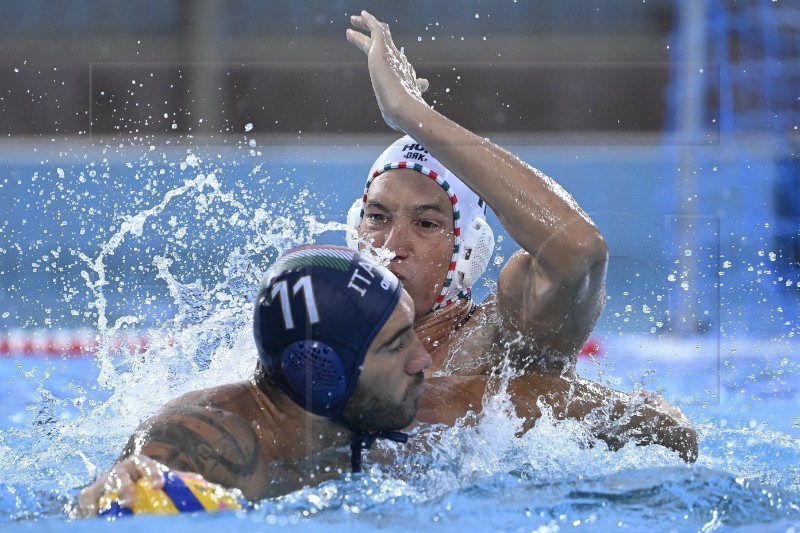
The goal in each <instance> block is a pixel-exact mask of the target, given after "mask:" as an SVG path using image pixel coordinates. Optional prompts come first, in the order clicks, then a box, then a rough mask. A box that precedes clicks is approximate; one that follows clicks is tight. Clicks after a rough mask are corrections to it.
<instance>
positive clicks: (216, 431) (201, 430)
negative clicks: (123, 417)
mask: <svg viewBox="0 0 800 533" xmlns="http://www.w3.org/2000/svg"><path fill="white" fill-rule="evenodd" d="M131 453H143V454H144V455H147V456H149V457H152V458H153V459H156V460H158V461H160V462H162V463H164V464H165V465H167V466H168V467H170V468H174V469H176V470H186V471H190V472H195V473H197V474H200V475H202V476H204V477H205V478H206V479H208V480H209V481H215V482H217V483H221V484H225V485H227V486H238V485H240V484H241V481H242V480H243V479H246V478H248V477H249V476H251V475H252V474H253V473H254V472H255V471H256V468H257V467H258V465H259V457H260V456H259V446H258V437H257V435H256V434H255V431H254V430H253V428H252V427H250V425H249V424H247V423H246V422H245V421H244V420H243V419H242V418H240V417H239V416H236V415H233V414H231V413H228V412H227V411H224V410H222V409H218V408H206V407H191V408H188V409H180V410H175V411H172V412H167V413H163V414H162V415H159V416H158V417H157V418H156V419H154V420H151V421H148V422H146V423H145V425H143V426H142V428H140V429H139V430H137V432H136V433H135V434H134V435H133V437H131V439H130V440H129V441H128V445H127V446H126V447H125V452H124V455H128V454H131Z"/></svg>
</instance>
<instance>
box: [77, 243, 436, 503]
mask: <svg viewBox="0 0 800 533" xmlns="http://www.w3.org/2000/svg"><path fill="white" fill-rule="evenodd" d="M413 324H414V303H413V301H412V300H411V297H410V296H409V295H408V293H407V292H406V291H405V290H403V287H402V285H401V283H400V281H399V280H398V279H397V277H396V276H394V275H393V274H392V273H391V272H390V271H389V270H387V269H386V268H384V267H381V266H380V265H379V264H377V263H376V262H375V261H374V260H373V259H372V258H371V257H370V256H369V254H362V253H359V252H356V251H354V250H351V249H348V248H345V247H343V246H325V245H319V246H316V245H311V246H301V247H299V248H295V249H292V250H289V251H288V252H286V253H285V254H283V255H282V256H281V257H279V258H278V259H277V260H276V261H275V263H274V264H273V265H272V267H271V268H270V269H269V270H268V271H267V274H266V275H265V276H264V280H263V282H262V283H261V285H260V287H259V291H258V295H257V298H256V305H255V311H254V317H253V333H254V338H255V344H256V348H257V350H258V360H259V362H258V365H257V368H256V371H255V374H254V376H253V378H252V379H249V380H246V381H242V382H238V383H230V384H226V385H222V386H219V387H213V388H209V389H203V390H198V391H194V392H190V393H187V394H184V395H183V396H180V397H178V398H176V399H175V400H172V401H170V402H169V403H167V404H166V405H165V406H164V407H163V408H162V409H161V410H160V411H159V412H158V413H156V414H155V415H153V416H152V417H150V418H149V419H147V420H145V421H144V422H143V423H142V424H141V425H140V426H139V428H138V429H137V430H136V431H135V432H134V434H133V435H132V436H131V438H130V439H129V441H128V443H127V445H126V446H125V447H124V449H123V452H122V454H121V455H120V458H119V459H118V460H117V462H116V463H115V464H114V465H113V466H112V467H111V469H110V470H109V471H108V472H107V473H106V474H104V475H102V476H100V477H99V478H98V479H97V480H96V481H95V482H94V483H92V484H91V485H89V486H88V487H86V488H85V489H83V490H82V491H81V493H80V494H79V496H78V501H77V505H76V507H75V510H74V512H73V513H72V516H75V517H79V516H92V515H96V514H98V513H101V514H108V513H110V515H115V516H116V515H119V514H131V513H133V514H136V513H139V512H142V513H168V512H187V511H192V512H193V511H197V510H215V509H222V508H232V505H234V504H236V505H238V504H237V503H236V502H237V501H238V500H237V499H236V498H235V497H230V498H227V499H225V498H223V497H222V496H221V497H219V498H212V500H213V501H205V500H202V498H199V497H195V496H192V494H190V492H192V491H194V492H197V491H201V492H204V493H208V492H209V491H210V490H213V491H223V492H224V488H225V487H228V488H232V489H233V488H235V489H238V490H240V491H241V494H242V495H243V496H244V497H245V498H246V499H247V500H250V501H256V500H261V499H263V498H267V497H275V496H280V495H283V494H286V493H289V492H292V491H294V490H298V489H301V488H303V487H304V486H307V485H309V482H311V483H318V482H321V481H322V480H323V479H324V476H323V475H321V474H320V472H330V473H332V475H335V474H336V473H337V472H342V471H343V470H346V469H343V468H342V467H341V465H340V464H339V463H340V461H339V456H338V455H333V456H331V455H330V454H323V453H321V452H323V451H325V450H327V449H331V448H339V447H341V446H346V445H348V444H349V445H350V450H351V454H350V456H351V461H350V463H351V464H350V466H351V467H352V470H353V471H354V472H358V471H359V470H361V453H362V450H363V449H365V448H369V447H370V446H371V445H372V443H373V442H374V441H375V439H378V438H387V439H391V440H395V441H398V442H405V441H406V439H407V436H406V435H405V434H404V433H400V432H398V431H397V430H401V429H403V428H404V427H405V426H407V425H408V424H410V423H411V422H412V421H413V420H414V417H415V416H416V414H417V403H418V401H419V399H420V396H421V395H422V391H423V388H424V386H425V378H424V375H423V372H424V370H425V369H426V368H428V367H429V366H430V364H431V357H430V354H429V353H428V352H427V351H425V349H424V347H423V346H422V343H421V341H420V339H419V338H418V337H417V335H416V334H415V333H414V329H413ZM312 457H313V459H312ZM311 463H314V466H313V467H310V466H309V465H310V464H311ZM309 468H313V469H314V474H315V475H313V476H309V475H308V473H307V472H306V470H308V469H309ZM197 476H201V477H200V478H198V477H197ZM209 484H210V485H209ZM189 485H191V486H189ZM110 489H113V490H111V491H110ZM195 489H196V490H195ZM109 491H110V492H109ZM220 494H222V492H220ZM226 494H227V493H226Z"/></svg>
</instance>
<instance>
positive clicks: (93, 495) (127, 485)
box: [69, 455, 169, 518]
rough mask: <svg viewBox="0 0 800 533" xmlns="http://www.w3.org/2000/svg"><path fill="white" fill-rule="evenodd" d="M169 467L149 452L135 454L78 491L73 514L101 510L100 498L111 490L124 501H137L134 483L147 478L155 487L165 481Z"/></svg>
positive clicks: (94, 513) (79, 514)
mask: <svg viewBox="0 0 800 533" xmlns="http://www.w3.org/2000/svg"><path fill="white" fill-rule="evenodd" d="M167 470H169V469H168V468H167V467H166V466H164V465H163V464H161V463H159V462H158V461H156V460H155V459H151V458H150V457H147V456H145V455H132V456H130V457H128V458H127V459H125V460H123V461H120V462H118V463H117V464H115V465H114V466H113V467H112V468H111V470H109V471H108V472H107V473H106V474H104V475H103V476H101V477H100V479H98V480H97V481H95V482H94V483H92V484H91V485H89V486H87V487H86V488H84V489H83V490H82V491H81V492H80V494H78V498H77V502H76V503H75V506H74V507H73V508H72V510H71V511H70V513H69V514H70V518H85V517H90V516H96V515H97V514H98V511H99V509H98V501H99V500H100V498H101V497H102V496H103V495H104V494H106V493H108V492H110V491H112V490H113V491H116V493H117V495H118V496H119V501H120V504H122V505H123V506H125V505H128V506H131V505H133V498H134V488H133V485H134V484H135V483H136V482H137V481H139V480H143V481H145V482H147V483H149V484H150V485H151V486H152V487H153V488H154V489H160V488H161V487H162V486H163V484H164V472H166V471H167Z"/></svg>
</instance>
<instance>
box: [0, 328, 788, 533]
mask: <svg viewBox="0 0 800 533" xmlns="http://www.w3.org/2000/svg"><path fill="white" fill-rule="evenodd" d="M604 343H605V349H606V351H607V353H606V355H604V356H603V358H602V359H600V360H598V361H595V362H592V361H588V360H582V361H581V363H580V368H581V373H582V374H584V375H586V376H591V375H592V374H601V375H602V376H603V378H602V379H605V380H607V381H608V382H609V383H613V384H614V385H615V386H616V387H617V388H620V389H622V390H631V387H635V386H638V385H637V383H639V384H641V381H642V380H645V381H647V383H646V386H647V388H649V389H658V390H661V391H662V392H663V393H664V395H665V396H666V397H667V398H670V396H673V393H674V392H676V391H683V393H684V397H683V400H680V399H679V400H677V403H679V405H681V407H682V409H683V410H684V412H685V413H686V414H687V416H688V417H689V418H690V419H691V420H692V421H693V423H695V424H696V426H697V428H698V431H699V433H700V458H699V459H698V461H697V463H696V464H695V465H692V466H687V465H684V464H683V463H681V461H680V460H679V459H677V458H676V456H675V455H673V454H672V453H671V452H668V451H667V450H665V449H663V448H661V447H658V446H650V447H634V446H626V447H624V448H623V449H621V450H619V451H616V452H611V451H608V450H605V449H604V447H603V446H602V445H597V446H595V447H587V445H586V435H585V434H584V433H583V430H582V429H581V428H580V424H577V423H575V422H570V421H561V422H559V421H556V420H553V419H548V418H545V419H543V420H542V421H540V422H539V423H537V427H536V428H534V429H533V430H531V431H530V432H529V433H528V434H526V435H525V436H523V437H522V438H514V437H513V431H514V427H515V426H514V424H513V420H511V419H512V418H513V416H509V415H508V413H506V412H505V411H504V409H505V408H506V407H507V406H506V405H505V404H504V402H503V400H502V398H496V399H494V400H491V399H490V400H488V409H487V413H486V415H485V416H484V417H483V419H482V420H481V421H480V422H479V423H478V425H477V426H476V427H474V428H470V427H456V428H453V429H447V430H443V431H440V430H437V429H435V428H428V429H427V430H423V431H421V432H420V433H419V434H417V435H416V436H415V437H414V438H416V439H425V438H428V437H430V436H431V435H433V434H436V435H437V440H436V442H437V443H438V444H437V445H436V446H435V447H434V451H433V453H432V454H430V455H429V454H426V453H423V452H419V451H414V450H413V446H412V449H411V450H407V451H403V452H399V453H398V460H397V464H395V465H394V466H377V465H376V464H374V463H370V464H371V466H370V469H369V470H368V471H367V472H366V473H365V474H363V475H358V476H349V475H346V476H342V477H341V478H340V479H338V480H334V481H329V482H326V483H324V484H322V485H321V486H318V487H315V488H307V489H304V490H301V491H298V492H296V493H293V494H289V495H287V496H285V497H282V498H277V499H274V500H267V501H264V502H261V503H260V504H258V505H257V506H256V508H255V509H253V510H251V511H249V512H247V513H242V514H238V515H236V514H231V515H228V516H221V515H220V516H211V515H208V516H195V517H189V516H172V517H136V518H133V519H130V520H120V521H118V523H117V524H115V526H114V529H119V528H122V530H138V528H142V529H145V528H150V527H168V528H169V529H170V530H174V531H190V530H192V529H194V528H197V527H214V528H217V527H219V528H226V529H227V528H230V529H233V530H239V529H245V528H246V529H248V530H258V531H260V530H267V529H270V528H271V527H274V526H277V525H283V526H287V527H297V528H301V529H302V530H303V531H307V530H312V531H317V530H318V531H322V530H326V531H327V530H342V531H344V530H350V531H366V530H372V529H374V528H375V527H381V528H382V529H387V530H389V531H392V530H406V531H407V530H408V529H409V528H431V529H434V528H435V529H443V530H457V529H463V528H465V527H471V528H476V529H478V530H495V531H523V530H525V531H533V530H537V529H539V530H541V531H557V530H564V529H588V530H606V529H611V528H615V527H617V526H622V527H624V528H629V529H633V530H645V529H646V530H659V531H666V530H676V531H700V530H709V531H710V530H718V529H721V530H728V529H736V528H745V529H744V530H752V531H761V530H770V531H773V530H774V531H777V530H789V528H791V527H795V528H796V527H797V523H798V522H800V444H798V436H799V435H800V421H799V420H798V419H797V416H798V413H799V412H800V411H799V410H798V409H797V407H798V402H799V401H800V395H799V394H798V393H799V392H800V379H798V368H797V365H796V362H795V361H793V360H791V359H790V357H789V356H790V354H787V353H786V350H787V347H786V346H780V345H771V346H770V345H767V344H759V345H756V346H753V347H751V348H752V350H753V352H751V353H750V354H747V355H742V354H739V355H734V356H730V355H729V356H723V357H721V360H720V361H721V365H720V373H719V376H718V378H717V376H715V375H714V374H713V372H712V373H709V372H707V371H706V368H704V365H703V364H702V362H700V363H698V358H697V352H698V351H702V349H703V344H704V341H703V339H702V338H701V339H697V340H696V344H695V345H693V346H691V347H690V346H689V345H687V344H686V343H677V342H674V341H670V340H659V341H654V340H652V339H649V340H648V339H638V342H637V341H632V340H631V339H626V340H625V341H623V342H613V341H609V340H608V339H606V340H605V341H604ZM706 344H707V343H706ZM712 344H713V343H712ZM697 346H700V348H697ZM655 352H659V353H661V354H662V358H661V360H656V359H653V358H652V355H653V353H655ZM738 353H739V352H738V351H737V354H738ZM612 358H613V359H614V360H616V361H617V364H613V363H612V362H611V361H612ZM620 361H624V364H623V365H620V364H619V362H620ZM0 365H1V366H0V369H1V370H2V375H3V376H6V378H5V379H6V382H7V385H6V392H7V394H6V397H5V398H4V401H3V402H2V413H0V414H1V415H2V420H3V421H4V426H3V427H2V428H1V429H0V436H1V437H2V440H0V468H1V469H2V470H0V471H1V472H2V480H3V481H2V483H0V524H2V526H3V530H4V531H15V530H20V531H25V530H49V529H58V530H67V531H72V530H74V531H99V530H101V529H104V528H108V527H110V526H109V525H107V524H101V523H100V522H102V521H100V520H98V521H92V520H90V521H74V522H68V521H67V520H66V519H65V518H64V517H63V514H62V508H63V505H64V504H65V503H66V501H67V497H68V496H69V495H70V494H74V489H75V487H78V486H80V485H81V484H83V483H85V482H87V481H88V480H90V479H91V474H90V473H89V472H90V469H89V468H87V465H89V464H94V465H96V466H97V467H98V468H100V469H103V468H106V467H107V466H108V465H109V464H110V463H111V462H113V460H114V458H115V456H116V454H117V453H118V450H119V448H120V446H121V445H122V442H123V439H124V436H123V435H124V434H125V433H126V431H130V428H120V431H116V430H110V431H109V433H111V435H101V434H97V435H91V434H90V433H91V431H90V429H91V427H94V428H95V429H96V428H97V427H102V426H104V425H109V424H113V423H114V420H115V418H116V419H118V420H119V421H120V425H121V426H126V425H128V426H129V425H130V423H131V422H132V420H126V418H127V417H128V415H126V414H125V413H120V412H119V411H118V408H113V409H110V411H112V412H105V413H102V414H98V413H95V414H90V412H91V409H92V408H93V406H99V405H103V404H104V403H105V404H106V405H111V404H113V400H110V398H111V396H112V395H113V394H115V391H109V390H106V389H103V388H102V387H99V386H98V385H97V383H96V381H95V380H94V379H93V378H92V376H96V375H97V373H98V368H97V363H96V361H94V360H93V359H92V358H88V357H87V358H83V359H73V360H69V361H65V360H61V359H57V358H56V359H52V358H49V359H48V358H41V357H16V358H6V359H3V360H2V361H0ZM676 369H679V370H678V371H677V372H676ZM717 382H719V385H720V389H719V391H720V396H719V401H711V400H708V399H703V398H702V396H703V395H705V394H711V392H712V390H713V387H714V386H715V383H717ZM710 389H712V390H710ZM687 391H696V394H697V396H698V398H699V401H695V400H694V399H693V398H689V397H687V396H686V395H685V393H686V392H687ZM715 394H716V393H713V394H711V395H715ZM134 396H135V395H134ZM97 417H99V419H98V420H96V419H95V418H97ZM73 424H83V425H85V426H89V427H86V428H84V430H79V429H77V428H76V427H75V426H74V425H73ZM382 446H389V445H382ZM393 446H394V445H393ZM748 527H749V528H751V529H747V528H748ZM762 527H764V528H767V529H761V528H762ZM704 528H705V529H704Z"/></svg>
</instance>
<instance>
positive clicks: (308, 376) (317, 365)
mask: <svg viewBox="0 0 800 533" xmlns="http://www.w3.org/2000/svg"><path fill="white" fill-rule="evenodd" d="M280 365H281V371H282V372H283V375H284V376H285V377H286V381H287V383H288V384H289V387H290V389H291V392H292V393H293V396H294V397H295V400H296V401H297V402H298V403H300V404H301V405H302V404H305V403H308V402H309V401H310V404H309V405H307V406H306V410H308V411H312V412H316V413H317V414H320V415H323V416H327V415H329V414H330V412H331V411H332V410H333V407H334V406H336V405H338V404H339V402H341V401H342V398H343V397H344V395H345V393H346V392H347V389H348V383H347V377H346V372H345V369H344V365H343V364H342V360H341V359H340V358H339V354H337V353H336V351H335V350H334V349H333V348H332V347H331V346H328V345H327V344H325V343H323V342H320V341H311V340H309V341H297V342H293V343H292V344H290V345H289V346H287V347H286V348H284V350H283V352H282V353H281V355H280Z"/></svg>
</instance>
